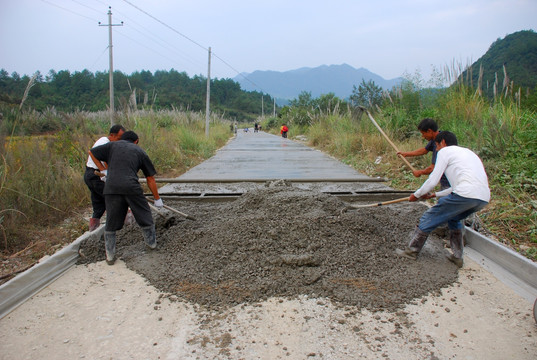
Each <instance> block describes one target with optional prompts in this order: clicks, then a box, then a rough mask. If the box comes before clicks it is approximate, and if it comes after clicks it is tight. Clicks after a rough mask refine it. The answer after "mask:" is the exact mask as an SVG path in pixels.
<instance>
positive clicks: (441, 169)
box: [414, 145, 490, 202]
mask: <svg viewBox="0 0 537 360" xmlns="http://www.w3.org/2000/svg"><path fill="white" fill-rule="evenodd" d="M442 174H446V177H447V179H448V180H449V183H450V184H451V187H450V188H448V189H445V190H442V191H439V192H437V193H436V196H437V197H442V196H446V195H449V194H450V193H452V192H453V193H455V194H457V195H460V196H462V197H465V198H470V199H479V200H483V201H486V202H489V201H490V189H489V184H488V178H487V173H486V172H485V168H484V167H483V163H482V162H481V159H480V158H479V157H478V156H477V155H476V154H475V153H474V152H473V151H471V150H469V149H466V148H463V147H460V146H455V145H452V146H446V147H444V148H442V149H440V150H439V151H438V155H437V158H436V164H435V165H434V170H433V172H432V173H431V174H430V175H429V178H428V179H427V181H425V183H424V184H423V185H422V186H421V187H420V188H419V189H418V190H416V192H415V193H414V196H415V197H417V198H419V197H422V196H423V195H425V194H427V193H428V192H430V191H432V190H433V189H434V187H435V186H436V184H438V182H439V181H440V177H441V176H442Z"/></svg>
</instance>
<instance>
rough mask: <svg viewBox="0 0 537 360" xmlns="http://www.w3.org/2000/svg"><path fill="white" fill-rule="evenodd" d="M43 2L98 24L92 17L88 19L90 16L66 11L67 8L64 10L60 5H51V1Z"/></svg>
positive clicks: (43, 0) (45, 0) (44, 0)
mask: <svg viewBox="0 0 537 360" xmlns="http://www.w3.org/2000/svg"><path fill="white" fill-rule="evenodd" d="M41 1H42V2H44V3H47V4H49V5H52V6H55V7H57V8H59V9H62V10H65V11H67V12H70V13H71V14H75V15H76V16H80V17H83V18H86V19H88V20H91V21H95V22H98V20H95V19H92V18H90V17H88V16H86V15H82V14H79V13H77V12H75V11H73V10H69V9H66V8H64V7H63V6H60V5H57V4H54V3H51V2H50V1H47V0H41Z"/></svg>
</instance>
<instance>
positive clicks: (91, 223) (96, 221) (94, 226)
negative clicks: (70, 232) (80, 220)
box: [89, 218, 101, 231]
mask: <svg viewBox="0 0 537 360" xmlns="http://www.w3.org/2000/svg"><path fill="white" fill-rule="evenodd" d="M99 225H101V219H97V218H90V219H89V231H94V230H96V229H97V228H98V227H99Z"/></svg>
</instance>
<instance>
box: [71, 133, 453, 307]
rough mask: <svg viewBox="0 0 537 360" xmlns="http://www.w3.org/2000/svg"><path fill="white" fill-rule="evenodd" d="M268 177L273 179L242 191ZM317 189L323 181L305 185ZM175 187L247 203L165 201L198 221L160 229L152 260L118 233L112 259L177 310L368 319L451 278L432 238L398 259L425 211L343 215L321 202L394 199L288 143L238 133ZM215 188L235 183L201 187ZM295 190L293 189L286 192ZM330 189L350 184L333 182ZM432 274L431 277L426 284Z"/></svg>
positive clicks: (99, 254)
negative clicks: (412, 255)
mask: <svg viewBox="0 0 537 360" xmlns="http://www.w3.org/2000/svg"><path fill="white" fill-rule="evenodd" d="M274 177H276V178H280V179H279V180H272V181H266V182H264V183H263V182H261V183H251V182H240V179H241V178H243V179H252V178H255V179H256V180H261V179H273V178H274ZM314 177H315V178H316V179H319V178H320V177H322V178H326V180H327V181H326V182H311V179H313V178H314ZM181 178H183V179H188V178H190V179H198V180H199V182H196V183H195V184H185V183H180V184H170V185H166V186H165V187H163V188H161V189H160V190H159V192H161V193H165V192H173V191H177V192H183V193H184V192H188V191H192V192H198V193H203V192H217V191H221V192H226V191H231V188H233V189H232V190H233V191H237V192H241V193H242V195H241V196H240V197H239V198H238V199H237V200H234V201H233V202H227V203H203V204H202V203H192V202H189V203H186V202H181V201H173V200H172V201H169V200H166V201H165V202H166V203H167V204H169V205H171V206H172V207H174V208H176V209H179V210H181V211H182V212H184V213H187V214H189V215H191V216H193V217H194V218H195V219H196V221H191V220H185V219H184V218H181V217H178V216H175V217H172V218H167V219H162V218H161V217H156V227H157V242H158V244H159V245H158V250H157V251H153V252H151V253H146V251H145V249H144V242H143V238H142V236H141V232H140V230H139V228H138V227H137V226H134V225H133V226H130V227H128V226H126V227H125V228H124V229H123V230H122V231H121V232H118V243H117V254H118V256H119V257H120V259H122V260H124V261H125V262H126V264H127V267H129V268H130V269H132V270H134V271H136V272H137V273H139V274H141V275H143V276H144V277H145V278H146V279H148V281H149V282H150V283H151V284H152V285H153V286H155V287H156V288H157V289H159V290H161V291H162V292H164V293H168V294H172V295H173V296H177V297H178V298H181V299H183V300H187V301H190V302H193V303H196V304H199V305H203V306H207V307H209V308H211V309H223V308H227V307H229V306H235V305H237V304H240V303H252V302H257V301H262V300H265V299H269V298H271V297H277V296H279V297H287V298H291V299H292V298H295V297H296V296H300V295H307V296H310V297H317V296H319V297H323V298H329V299H331V300H332V301H334V302H336V303H340V304H344V305H351V306H358V307H364V308H368V309H370V310H382V309H396V308H399V307H401V306H403V305H404V304H405V303H406V302H408V301H411V300H412V299H415V298H417V297H420V296H423V295H425V294H427V293H430V292H433V291H435V290H437V289H440V288H442V287H444V286H446V285H448V284H451V283H452V282H453V281H455V280H456V278H457V271H456V268H455V266H453V265H452V264H451V263H449V261H447V260H446V259H445V257H444V256H443V253H442V250H443V247H442V241H441V239H439V238H437V237H433V236H431V239H430V241H429V242H428V244H427V246H426V247H425V249H424V251H423V253H422V255H421V256H420V261H409V260H408V259H402V258H399V257H397V256H395V249H396V248H397V247H404V245H405V244H406V242H407V241H408V236H409V233H410V232H411V231H412V230H413V228H414V226H415V224H416V221H417V219H419V217H420V215H421V213H422V212H423V211H424V210H425V209H426V208H425V206H424V205H423V204H419V203H409V202H406V203H401V204H397V205H393V206H389V207H387V206H386V207H384V206H383V207H376V208H364V209H356V210H353V211H349V210H348V203H346V202H344V201H342V200H341V199H339V198H337V197H334V196H331V195H329V194H326V190H327V189H330V191H342V190H350V191H358V190H359V191H364V190H367V189H375V190H379V189H389V188H388V187H387V186H386V185H384V184H382V183H371V182H362V181H360V180H362V179H364V178H366V176H364V175H363V174H360V173H358V172H357V171H355V170H354V169H352V168H351V167H349V166H347V165H345V164H343V163H341V162H339V161H337V160H336V159H333V158H331V157H329V156H327V155H325V154H323V153H321V152H319V151H316V150H313V149H311V148H309V147H307V146H304V145H302V144H300V143H297V142H294V141H291V140H289V139H282V138H279V137H277V136H274V135H269V134H265V133H239V134H238V136H237V137H236V138H234V139H233V140H232V141H230V143H229V144H228V145H227V146H225V147H224V148H223V149H221V150H220V151H218V153H217V154H216V155H215V156H214V157H213V158H211V159H209V160H208V161H206V162H204V163H203V164H201V165H198V166H196V167H194V168H193V169H191V170H190V171H188V172H187V173H186V174H184V175H183V176H181ZM217 178H220V179H226V180H231V179H235V180H236V182H233V183H228V182H225V181H224V182H223V183H220V184H219V183H209V184H207V183H203V182H201V181H202V180H203V179H211V180H214V179H217ZM290 178H292V179H294V180H296V182H289V181H287V180H284V179H290ZM330 178H332V179H342V178H345V179H354V180H355V181H354V182H352V181H346V182H341V183H340V182H330V181H329V179H330ZM301 179H302V180H303V182H301V181H298V180H301ZM308 181H309V182H308ZM188 187H189V188H188ZM81 253H83V254H84V259H82V260H81V261H84V262H94V261H100V260H102V259H104V242H103V241H102V239H101V240H100V241H99V242H94V241H93V242H92V241H88V242H86V243H84V244H81ZM433 267H435V268H436V269H437V270H438V271H435V272H432V273H429V271H428V269H430V268H433ZM416 274H418V276H419V277H420V279H419V281H417V279H416V278H415V276H416ZM421 274H427V276H421Z"/></svg>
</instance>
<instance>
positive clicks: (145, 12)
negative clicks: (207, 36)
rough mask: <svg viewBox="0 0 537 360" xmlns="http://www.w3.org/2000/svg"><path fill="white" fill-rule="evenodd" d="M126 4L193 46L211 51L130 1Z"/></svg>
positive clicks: (125, 0)
mask: <svg viewBox="0 0 537 360" xmlns="http://www.w3.org/2000/svg"><path fill="white" fill-rule="evenodd" d="M123 1H124V2H126V3H127V4H129V5H130V6H132V7H133V8H135V9H137V10H138V11H140V12H142V13H144V14H146V15H147V16H149V17H150V18H152V19H153V20H155V21H157V22H159V23H160V24H162V25H163V26H165V27H167V28H168V29H170V30H172V31H173V32H175V33H177V34H179V35H181V36H182V37H184V38H185V39H187V40H188V41H190V42H192V43H193V44H196V45H197V46H199V47H200V48H202V49H203V50H205V51H209V49H208V48H206V47H205V46H203V45H201V44H199V43H198V42H196V41H194V40H192V39H191V38H189V37H188V36H186V35H185V34H182V33H180V32H179V31H177V30H175V29H174V28H172V27H171V26H170V25H168V24H166V23H165V22H163V21H160V20H159V19H157V18H156V17H154V16H153V15H151V14H150V13H148V12H147V11H145V10H142V9H140V8H139V7H138V6H136V5H134V4H133V3H131V2H130V1H128V0H123Z"/></svg>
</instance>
